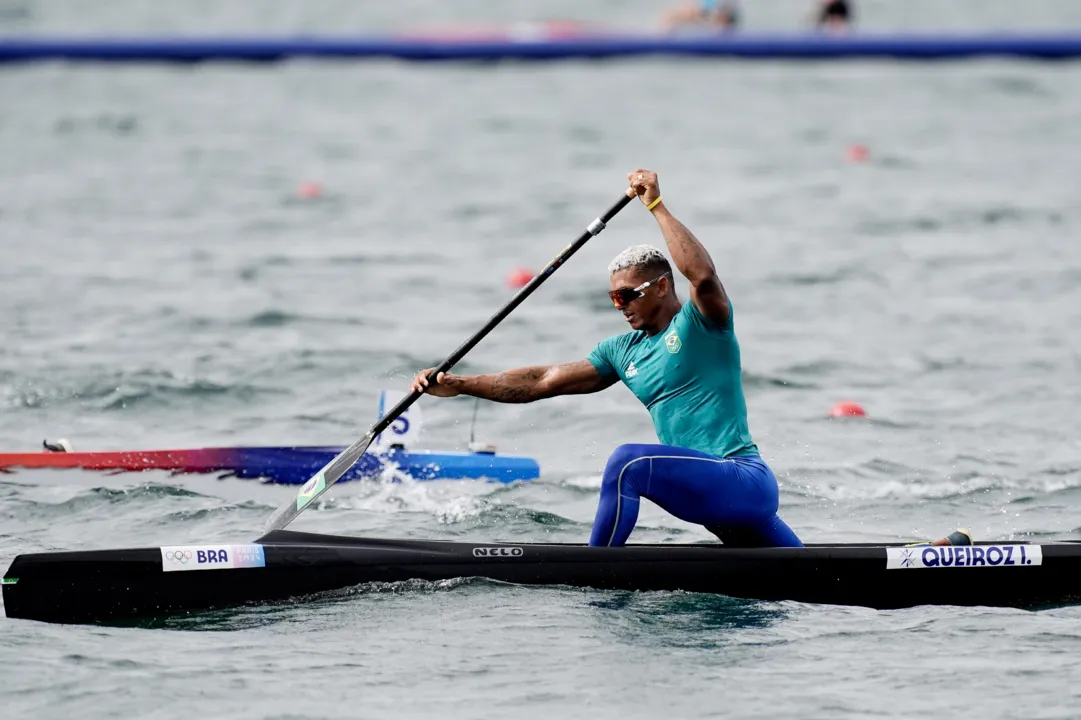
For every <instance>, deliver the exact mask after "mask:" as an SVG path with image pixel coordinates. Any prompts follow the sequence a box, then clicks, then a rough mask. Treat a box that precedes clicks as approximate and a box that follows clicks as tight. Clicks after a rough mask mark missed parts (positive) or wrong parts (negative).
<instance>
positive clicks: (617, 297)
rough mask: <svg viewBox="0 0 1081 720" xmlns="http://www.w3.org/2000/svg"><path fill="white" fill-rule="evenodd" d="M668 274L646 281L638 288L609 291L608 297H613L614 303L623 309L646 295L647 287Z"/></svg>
mask: <svg viewBox="0 0 1081 720" xmlns="http://www.w3.org/2000/svg"><path fill="white" fill-rule="evenodd" d="M667 275H668V273H665V274H664V275H661V276H660V277H656V278H653V279H652V280H650V281H649V282H644V283H642V284H641V285H639V286H638V287H636V288H629V287H621V288H619V289H618V290H612V291H611V292H609V293H608V297H610V298H612V304H613V305H615V306H616V307H617V308H618V309H620V310H622V309H623V308H625V307H627V306H628V305H630V304H631V303H632V302H634V301H635V300H637V299H638V298H640V297H642V296H643V295H645V294H646V288H648V287H649V286H651V285H655V284H657V282H658V281H660V279H661V278H662V277H665V276H667Z"/></svg>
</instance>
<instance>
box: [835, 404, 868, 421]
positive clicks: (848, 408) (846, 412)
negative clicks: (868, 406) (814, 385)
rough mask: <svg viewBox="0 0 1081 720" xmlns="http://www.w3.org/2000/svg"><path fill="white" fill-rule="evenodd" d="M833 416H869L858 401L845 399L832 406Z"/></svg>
mask: <svg viewBox="0 0 1081 720" xmlns="http://www.w3.org/2000/svg"><path fill="white" fill-rule="evenodd" d="M830 417H831V418H843V417H867V411H866V410H864V409H863V406H862V405H860V404H859V403H858V402H853V401H851V400H844V401H842V402H839V403H837V404H836V405H834V406H833V407H832V408H830Z"/></svg>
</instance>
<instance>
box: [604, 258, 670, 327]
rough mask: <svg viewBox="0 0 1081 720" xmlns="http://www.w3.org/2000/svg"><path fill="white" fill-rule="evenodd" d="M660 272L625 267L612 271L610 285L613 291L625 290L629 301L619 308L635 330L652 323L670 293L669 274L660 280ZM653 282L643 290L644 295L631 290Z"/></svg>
mask: <svg viewBox="0 0 1081 720" xmlns="http://www.w3.org/2000/svg"><path fill="white" fill-rule="evenodd" d="M658 275H659V273H656V272H653V273H651V272H650V271H648V270H643V269H641V268H625V269H623V270H617V271H616V272H614V273H612V275H611V277H610V278H609V281H608V285H609V288H610V289H611V291H612V292H617V291H623V292H622V294H623V296H624V298H626V299H627V302H625V303H621V304H623V307H621V308H619V310H620V312H622V313H623V317H625V318H626V319H627V322H628V323H630V326H631V328H633V329H634V330H641V329H642V328H643V327H646V326H648V325H651V324H652V323H653V320H654V319H655V318H656V317H657V315H658V313H659V312H660V309H661V305H662V303H663V301H664V297H665V295H667V294H668V288H669V284H668V283H669V282H670V280H669V278H668V277H667V276H665V277H663V278H661V279H659V280H658V277H657V276H658ZM650 281H653V283H652V284H651V285H650V286H649V287H647V288H644V289H643V290H642V293H643V294H642V296H641V297H637V293H631V292H629V291H631V290H634V289H635V288H637V287H641V286H642V285H643V284H644V283H647V282H650Z"/></svg>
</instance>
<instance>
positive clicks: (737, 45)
mask: <svg viewBox="0 0 1081 720" xmlns="http://www.w3.org/2000/svg"><path fill="white" fill-rule="evenodd" d="M649 55H652V56H668V57H716V58H735V59H743V60H842V59H856V58H863V59H868V58H881V59H896V60H916V61H932V60H957V59H964V58H974V57H994V56H998V57H1015V58H1030V59H1036V60H1064V59H1070V58H1077V57H1081V31H1079V32H1076V33H1073V34H1026V35H1020V34H1017V35H1005V34H998V35H991V34H986V35H945V34H943V35H931V34H925V35H912V34H909V35H869V34H864V35H861V34H851V35H846V36H839V37H834V36H828V35H809V34H800V35H720V36H692V37H662V36H650V35H607V34H582V35H579V36H573V37H563V38H555V39H553V38H541V39H515V38H513V37H510V36H508V37H506V38H499V39H476V40H474V39H466V40H463V39H452V38H447V39H438V38H436V39H433V38H423V39H418V38H409V37H394V36H382V37H376V36H369V37H333V36H295V37H285V36H282V37H254V36H253V37H243V36H235V37H226V36H221V37H198V36H187V37H185V36H163V37H93V38H91V37H45V36H40V37H6V38H0V62H8V63H11V62H31V61H43V60H65V61H69V62H79V61H93V62H205V61H244V62H276V61H282V60H287V59H290V58H351V59H377V58H384V59H396V60H411V61H429V62H434V61H463V60H464V61H468V60H489V61H492V60H533V61H542V60H562V59H565V60H573V59H602V58H620V57H641V56H649Z"/></svg>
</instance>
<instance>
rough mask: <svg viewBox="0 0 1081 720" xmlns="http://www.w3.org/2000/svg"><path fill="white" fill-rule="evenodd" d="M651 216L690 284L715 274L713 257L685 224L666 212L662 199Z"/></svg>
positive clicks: (695, 283) (677, 265)
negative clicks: (655, 219) (655, 220)
mask: <svg viewBox="0 0 1081 720" xmlns="http://www.w3.org/2000/svg"><path fill="white" fill-rule="evenodd" d="M653 216H654V217H655V218H657V224H658V225H660V226H661V234H662V235H664V241H665V243H666V244H667V245H668V252H670V253H671V254H672V260H673V261H674V262H675V263H676V268H678V269H679V271H680V273H682V275H683V277H685V278H687V279H688V280H690V281H691V284H692V285H697V284H698V283H700V282H703V281H705V280H708V279H710V278H712V277H714V276H715V275H716V274H717V270H716V268H715V267H714V266H713V259H712V258H711V257H710V256H709V253H708V252H707V251H706V248H705V247H704V246H703V245H702V243H700V242H698V238H696V237H695V236H694V234H693V233H692V232H691V231H690V230H688V229H687V226H686V225H684V224H683V223H681V222H680V221H679V220H677V219H676V216H675V215H673V214H672V213H670V212H668V208H666V207H665V206H664V204H663V201H662V203H661V205H659V206H658V207H657V208H655V209H654V210H653Z"/></svg>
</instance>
